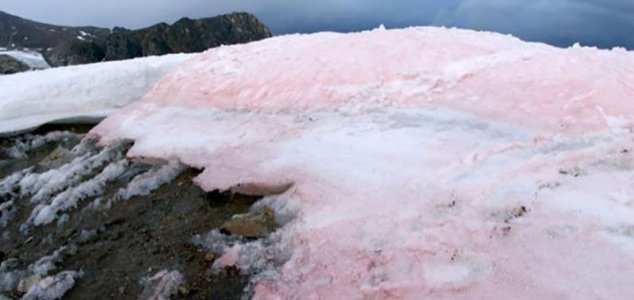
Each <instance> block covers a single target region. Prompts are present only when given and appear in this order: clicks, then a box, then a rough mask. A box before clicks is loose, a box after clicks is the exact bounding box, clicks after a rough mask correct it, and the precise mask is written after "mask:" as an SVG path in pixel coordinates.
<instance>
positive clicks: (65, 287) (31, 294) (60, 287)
mask: <svg viewBox="0 0 634 300" xmlns="http://www.w3.org/2000/svg"><path fill="white" fill-rule="evenodd" d="M81 276H83V274H82V273H81V272H75V271H64V272H61V273H58V274H55V275H53V276H49V277H46V278H44V279H42V280H41V281H39V282H38V283H37V284H35V285H34V286H32V287H31V288H30V289H29V290H28V292H27V293H26V294H25V295H24V296H23V297H22V299H23V300H55V299H61V298H62V297H63V296H64V294H66V292H68V291H69V290H70V289H72V288H73V286H74V285H75V280H76V279H77V278H79V277H81Z"/></svg>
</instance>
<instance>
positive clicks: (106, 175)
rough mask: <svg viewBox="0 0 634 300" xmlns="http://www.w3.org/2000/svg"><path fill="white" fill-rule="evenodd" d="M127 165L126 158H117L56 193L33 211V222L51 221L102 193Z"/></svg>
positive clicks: (40, 223)
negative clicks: (75, 184) (94, 173)
mask: <svg viewBox="0 0 634 300" xmlns="http://www.w3.org/2000/svg"><path fill="white" fill-rule="evenodd" d="M127 166H128V161H127V160H125V159H122V160H119V161H118V162H115V163H112V164H110V165H108V166H106V167H105V168H104V169H103V171H102V172H101V173H100V174H99V175H97V176H95V177H93V178H91V179H89V180H86V181H84V182H82V183H80V184H79V185H77V186H75V187H71V188H68V189H66V190H65V191H63V192H61V193H59V194H57V195H56V196H55V197H54V198H53V200H52V201H51V203H49V204H45V205H42V206H39V208H38V209H36V210H34V211H33V215H32V216H31V218H32V221H33V224H35V225H43V224H48V223H51V222H53V221H54V220H55V218H56V217H57V216H58V214H59V213H60V212H65V211H68V210H70V209H72V208H76V207H77V205H78V204H79V202H80V201H82V200H84V199H86V198H88V197H94V196H98V195H101V194H103V192H104V190H105V188H106V185H107V184H108V183H109V182H112V181H114V180H116V179H117V178H118V177H119V176H120V175H121V174H123V173H124V172H125V171H126V167H127Z"/></svg>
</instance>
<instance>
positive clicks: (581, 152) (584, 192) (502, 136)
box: [90, 28, 634, 299]
mask: <svg viewBox="0 0 634 300" xmlns="http://www.w3.org/2000/svg"><path fill="white" fill-rule="evenodd" d="M350 45H354V47H350ZM280 62H283V63H280ZM633 70H634V54H633V53H632V52H627V51H604V50H597V49H592V48H570V49H560V48H554V47H550V46H547V45H544V44H538V43H526V42H522V41H520V40H518V39H516V38H512V37H509V36H505V35H500V34H493V33H478V32H474V31H468V30H457V29H443V28H409V29H402V30H373V31H367V32H361V33H353V34H337V33H319V34H312V35H291V36H281V37H274V38H272V39H267V40H264V41H260V42H255V43H250V44H246V45H239V46H230V47H221V48H217V49H212V50H210V51H207V52H206V53H204V54H202V55H200V56H198V57H196V58H194V59H192V60H191V61H188V62H186V63H184V64H182V65H181V66H180V67H178V68H176V69H174V70H173V71H172V72H170V73H169V74H167V75H166V76H165V77H163V79H161V80H160V82H159V83H158V84H157V85H156V87H155V88H154V89H153V90H152V91H151V92H149V93H148V94H147V95H146V97H145V98H144V99H143V100H142V101H140V102H136V103H134V104H132V105H130V106H128V107H127V108H125V109H124V110H122V111H120V112H119V113H117V114H115V115H113V116H111V117H109V118H108V119H106V120H104V121H103V122H102V123H101V124H100V125H98V126H97V127H96V128H95V129H94V130H93V131H92V132H91V133H90V135H91V136H98V137H101V142H102V143H104V144H108V143H111V142H113V141H116V140H119V139H123V138H129V139H132V140H134V141H135V144H134V146H133V148H132V149H130V151H129V153H128V155H130V156H133V157H153V158H162V159H169V160H174V159H177V160H178V161H180V162H182V163H183V164H186V165H190V166H193V167H196V168H201V169H204V171H203V172H202V173H201V174H200V175H199V176H198V177H197V178H195V182H196V183H197V184H199V185H200V186H201V187H202V188H203V189H205V190H207V191H212V190H221V191H224V190H230V189H232V188H234V187H236V186H238V185H245V184H247V185H257V186H281V185H285V184H286V185H287V186H288V184H291V185H290V188H289V189H288V190H287V191H285V192H284V193H283V194H282V195H280V197H281V198H283V199H285V200H284V201H286V202H288V203H289V205H288V207H289V208H294V209H295V213H294V215H295V218H293V219H292V220H289V221H288V222H287V223H285V225H284V226H283V227H282V228H281V229H279V230H278V232H276V233H275V235H276V237H277V238H279V240H277V241H276V244H275V245H276V246H275V247H276V248H274V249H284V251H283V252H281V253H283V254H284V255H283V256H282V257H283V258H284V259H282V260H281V263H280V265H275V264H274V267H272V268H266V267H264V268H260V267H252V266H261V264H260V262H262V261H266V259H260V258H259V256H258V255H260V254H267V250H266V247H264V246H265V245H264V244H258V243H252V244H241V243H239V242H238V243H235V244H230V245H225V246H224V247H221V248H222V249H219V250H222V251H223V255H222V256H221V258H220V259H218V260H217V261H216V264H217V267H223V266H232V265H234V266H238V267H241V268H244V269H245V270H250V271H253V272H256V273H257V272H262V274H266V275H267V276H263V277H262V278H261V279H260V280H259V281H257V282H256V284H255V288H254V292H255V293H254V298H255V299H272V298H273V299H275V298H309V299H311V298H352V299H354V298H364V297H365V298H405V299H408V298H412V299H415V298H430V299H464V298H470V299H509V298H514V299H561V298H574V299H576V298H587V297H589V296H588V295H591V297H593V298H605V299H627V298H632V297H634V286H633V285H631V278H634V254H633V252H632V251H631V244H630V243H629V242H626V241H628V240H627V239H629V234H630V229H629V228H631V226H632V220H634V206H633V205H632V203H631V199H633V198H634V189H633V188H632V184H631V183H632V180H633V178H634V163H633V162H632V161H633V160H634V158H633V157H632V149H634V136H633V133H632V132H633V131H632V128H633V126H632V121H633V120H634V117H633V116H634V104H632V102H631V101H626V100H627V99H632V98H634V87H633V86H632V84H631V82H634V77H633V76H634V75H633V74H634V72H633ZM253 74H257V76H254V75H253ZM576 170H583V172H577V171H576ZM214 238H217V237H216V236H210V237H209V239H212V240H213V239H214ZM264 257H268V258H270V257H277V256H276V255H273V256H268V255H265V256H264ZM265 265H266V264H265ZM258 270H261V271H258Z"/></svg>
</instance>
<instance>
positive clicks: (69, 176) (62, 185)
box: [19, 139, 125, 221]
mask: <svg viewBox="0 0 634 300" xmlns="http://www.w3.org/2000/svg"><path fill="white" fill-rule="evenodd" d="M93 143H94V142H93V141H91V140H89V139H84V140H82V142H81V143H80V144H79V145H77V146H75V148H74V149H72V150H71V151H72V152H74V154H75V155H77V156H78V157H76V158H75V159H73V160H72V161H70V162H69V163H67V164H64V165H62V166H60V167H59V168H54V169H50V170H47V171H45V172H43V173H30V174H28V175H26V176H24V178H22V179H21V180H20V183H19V186H20V193H21V195H22V196H30V197H31V203H40V205H38V206H37V207H36V208H35V210H34V213H33V214H32V216H31V219H32V220H31V221H33V219H34V217H36V216H37V215H38V214H39V212H40V211H41V210H43V209H44V208H45V207H46V206H45V204H41V203H42V202H44V201H47V200H48V199H50V198H51V196H53V195H56V194H57V193H59V192H62V191H64V190H65V189H67V188H68V187H71V186H74V185H75V184H78V183H80V182H82V179H84V177H85V176H89V175H91V174H93V173H94V172H96V171H97V170H98V169H99V168H101V167H104V166H106V165H108V164H109V163H111V162H113V161H117V160H120V159H121V158H122V152H121V147H122V145H123V144H125V143H118V144H115V145H112V146H110V147H107V148H105V149H103V150H100V151H95V150H94V149H93V148H94V146H93V145H91V144H93ZM95 152H96V153H95ZM108 171H113V172H116V170H110V169H109V170H108ZM108 176H109V174H105V175H104V176H102V177H106V179H107V177H108ZM102 177H100V178H97V180H102V181H103V180H104V178H102ZM91 184H93V183H87V185H89V186H83V187H81V188H83V189H84V190H85V189H89V188H91V186H90V185H91ZM97 185H99V184H97ZM92 187H93V188H94V185H93V186H92ZM82 192H84V193H85V192H86V191H76V190H71V191H69V193H79V194H81V193H82ZM93 193H94V192H93ZM67 196H68V195H66V196H63V198H64V199H62V200H56V199H53V201H73V200H72V199H69V198H67ZM75 196H77V195H75ZM58 204H59V203H58ZM70 206H73V205H72V204H70ZM43 218H44V219H49V218H50V217H43Z"/></svg>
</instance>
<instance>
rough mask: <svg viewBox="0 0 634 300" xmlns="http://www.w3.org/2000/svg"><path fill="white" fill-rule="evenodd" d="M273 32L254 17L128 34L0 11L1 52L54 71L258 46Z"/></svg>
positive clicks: (196, 21)
mask: <svg viewBox="0 0 634 300" xmlns="http://www.w3.org/2000/svg"><path fill="white" fill-rule="evenodd" d="M268 37H271V31H270V30H269V29H268V28H267V27H266V25H264V24H263V23H262V22H260V21H259V20H258V19H257V17H255V16H254V15H252V14H249V13H246V12H234V13H230V14H224V15H219V16H215V17H209V18H201V19H190V18H186V17H185V18H181V19H179V20H178V21H176V22H174V23H172V24H168V23H165V22H161V23H157V24H155V25H151V26H148V27H145V28H141V29H136V30H130V29H126V28H122V27H114V28H112V29H106V28H99V27H93V26H84V27H70V26H59V25H51V24H46V23H40V22H37V21H32V20H29V19H25V18H21V17H18V16H15V15H11V14H9V13H6V12H3V11H0V47H3V48H8V49H20V48H28V49H30V50H37V51H39V52H41V53H42V54H43V55H44V57H45V58H46V61H47V62H48V64H49V65H51V66H53V67H57V66H67V65H78V64H86V63H95V62H100V61H113V60H123V59H130V58H136V57H144V56H151V55H164V54H170V53H193V52H202V51H204V50H207V49H209V48H213V47H217V46H220V45H230V44H239V43H247V42H251V41H257V40H261V39H264V38H268Z"/></svg>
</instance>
